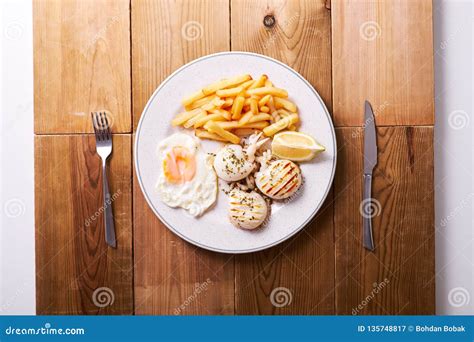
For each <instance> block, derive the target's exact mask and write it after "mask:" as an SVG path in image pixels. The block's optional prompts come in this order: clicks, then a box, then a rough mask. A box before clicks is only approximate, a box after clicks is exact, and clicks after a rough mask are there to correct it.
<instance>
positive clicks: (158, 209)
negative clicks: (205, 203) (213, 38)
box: [134, 52, 336, 253]
mask: <svg viewBox="0 0 474 342" xmlns="http://www.w3.org/2000/svg"><path fill="white" fill-rule="evenodd" d="M315 67H317V66H315ZM247 73H248V74H251V75H252V76H253V77H254V78H256V77H259V76H260V75H261V74H266V75H268V76H269V78H270V80H271V81H272V82H273V83H274V84H275V86H277V87H279V88H284V89H286V90H287V91H288V94H289V99H291V100H292V101H293V102H294V103H296V105H297V106H298V109H299V114H300V118H301V127H300V129H299V130H300V131H301V132H304V133H308V134H310V135H312V136H313V137H314V138H315V139H316V140H317V141H318V142H320V143H321V144H323V145H324V146H325V147H326V151H325V152H324V153H322V154H320V155H319V156H318V157H317V158H315V159H314V160H313V161H311V162H309V163H301V164H300V167H301V170H302V173H303V177H304V184H303V186H302V189H301V191H300V192H299V195H298V196H297V197H296V198H294V199H293V200H292V201H287V202H286V203H285V202H283V203H274V204H273V205H272V215H271V218H270V221H269V222H268V224H267V225H266V226H265V227H263V228H261V229H258V230H255V231H247V230H243V229H238V228H235V227H234V226H233V225H232V224H231V223H230V222H229V221H228V219H227V196H226V195H225V194H224V193H223V192H222V191H220V190H219V194H218V200H217V204H216V205H215V206H214V207H212V208H211V209H210V210H209V211H207V212H206V213H205V214H204V215H203V216H201V217H199V218H194V217H192V216H190V215H188V214H187V213H186V211H185V210H184V209H181V208H170V207H168V206H167V205H166V204H164V203H163V202H162V201H161V200H160V197H159V195H158V192H157V190H156V183H157V180H158V175H159V170H160V165H159V163H158V155H157V145H158V143H159V142H160V141H161V140H163V139H164V138H166V137H168V136H169V135H171V134H173V133H175V132H177V131H185V130H184V129H182V128H176V127H172V126H171V125H170V122H171V120H172V118H173V117H174V116H175V115H176V114H178V113H179V112H181V111H183V108H182V105H181V99H182V98H183V97H185V96H187V95H189V94H191V93H194V92H196V91H197V90H199V89H201V88H202V87H203V86H205V85H207V84H209V83H212V82H214V81H216V80H220V79H222V78H226V77H231V76H235V75H239V74H247ZM189 133H191V132H189ZM202 145H203V148H204V150H205V151H207V152H216V151H217V150H218V149H219V147H220V146H223V145H222V144H221V143H218V142H213V141H207V140H206V141H202ZM134 156H135V168H136V174H137V178H138V181H139V183H140V187H141V189H142V191H143V194H144V195H145V198H146V200H147V202H148V204H149V205H150V207H151V208H152V209H153V211H154V212H155V214H156V215H157V216H158V217H159V218H160V220H161V221H162V222H163V223H164V224H165V225H166V226H167V227H168V228H169V229H171V230H172V231H173V232H174V233H176V234H177V235H179V236H180V237H181V238H183V239H185V240H186V241H188V242H190V243H192V244H194V245H197V246H199V247H202V248H205V249H209V250H213V251H218V252H224V253H248V252H254V251H259V250H262V249H265V248H269V247H272V246H275V245H276V244H278V243H280V242H282V241H284V240H286V239H288V238H289V237H291V236H292V235H294V234H295V233H297V232H298V231H299V230H301V229H302V228H303V227H304V226H305V225H306V224H308V223H309V222H310V220H311V219H312V218H313V217H314V216H315V215H316V213H317V212H318V210H319V208H320V207H321V205H322V203H323V201H324V199H325V198H326V196H327V194H328V192H329V188H330V187H331V183H332V181H333V178H334V171H335V167H336V137H335V133H334V127H333V124H332V121H331V118H330V116H329V113H328V111H327V109H326V107H325V105H324V103H323V101H322V100H321V98H320V97H319V95H318V93H317V92H316V90H314V88H313V87H312V86H311V85H310V84H309V82H308V81H306V80H305V79H304V78H303V77H302V76H301V75H300V74H298V73H297V72H296V71H294V70H293V69H291V68H290V67H288V66H287V65H285V64H283V63H281V62H279V61H277V60H274V59H272V58H269V57H266V56H262V55H258V54H254V53H246V52H224V53H218V54H213V55H209V56H206V57H202V58H199V59H197V60H195V61H192V62H190V63H188V64H186V65H185V66H183V67H181V68H180V69H178V70H177V71H176V72H174V73H173V74H172V75H171V76H169V77H168V78H167V79H166V80H165V81H164V82H163V83H162V84H161V85H160V86H159V87H158V88H157V89H156V90H155V92H154V93H153V95H152V96H151V98H150V100H149V101H148V104H147V105H146V107H145V109H144V111H143V114H142V116H141V119H140V123H139V125H138V129H137V132H136V139H135V150H134ZM137 229H140V227H137Z"/></svg>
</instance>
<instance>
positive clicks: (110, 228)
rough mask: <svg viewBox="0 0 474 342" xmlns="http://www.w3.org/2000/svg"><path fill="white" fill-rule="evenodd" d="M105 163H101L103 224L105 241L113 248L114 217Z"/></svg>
mask: <svg viewBox="0 0 474 342" xmlns="http://www.w3.org/2000/svg"><path fill="white" fill-rule="evenodd" d="M106 163H107V162H106V161H105V160H104V161H103V162H102V179H103V181H102V187H103V190H104V208H105V215H104V223H105V241H106V242H107V244H108V245H109V246H110V247H113V248H115V247H116V246H117V242H116V240H115V226H114V215H113V213H112V198H111V197H110V192H109V183H108V181H107V172H106Z"/></svg>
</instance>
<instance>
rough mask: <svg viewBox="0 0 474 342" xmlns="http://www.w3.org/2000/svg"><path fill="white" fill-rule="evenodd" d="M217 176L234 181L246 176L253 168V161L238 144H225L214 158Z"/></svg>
mask: <svg viewBox="0 0 474 342" xmlns="http://www.w3.org/2000/svg"><path fill="white" fill-rule="evenodd" d="M214 169H215V170H216V173H217V176H218V177H219V178H220V179H222V180H225V181H226V182H236V181H239V180H241V179H244V178H245V177H247V176H248V175H249V174H250V173H251V172H252V171H253V169H254V163H253V161H251V160H250V158H249V156H248V155H247V153H246V152H245V151H244V149H243V148H242V146H240V145H226V146H224V147H223V148H221V149H220V150H219V151H218V152H217V154H216V157H215V158H214Z"/></svg>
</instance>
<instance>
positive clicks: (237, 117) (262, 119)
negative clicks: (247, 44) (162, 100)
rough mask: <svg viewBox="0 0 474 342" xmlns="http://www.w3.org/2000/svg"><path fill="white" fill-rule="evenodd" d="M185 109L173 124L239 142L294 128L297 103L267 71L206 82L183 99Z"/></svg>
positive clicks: (204, 136) (201, 135)
mask: <svg viewBox="0 0 474 342" xmlns="http://www.w3.org/2000/svg"><path fill="white" fill-rule="evenodd" d="M182 104H183V107H184V110H185V111H184V112H182V113H180V114H178V115H177V116H176V117H175V118H174V119H173V120H172V121H171V124H172V125H173V126H183V127H184V128H189V129H194V134H195V135H196V137H198V138H200V139H209V140H215V141H222V142H231V143H233V144H238V143H239V142H240V137H243V136H247V135H250V134H253V133H256V132H263V133H264V134H265V135H266V136H268V137H272V136H273V135H275V134H276V133H278V132H280V131H282V130H285V129H286V130H297V127H298V125H297V123H298V122H299V116H298V114H297V113H298V109H297V107H296V104H295V103H294V102H292V101H291V100H289V99H288V92H287V91H286V90H285V89H281V88H278V87H276V86H275V85H274V84H273V82H271V81H270V79H269V77H268V76H267V75H260V76H259V77H258V78H256V79H253V78H252V77H251V76H250V75H248V74H244V75H238V76H235V77H231V78H227V79H223V80H220V81H217V82H214V83H212V84H210V85H207V86H205V87H204V88H202V89H201V90H199V91H197V92H195V93H193V94H191V95H190V96H188V97H186V98H184V99H183V100H182Z"/></svg>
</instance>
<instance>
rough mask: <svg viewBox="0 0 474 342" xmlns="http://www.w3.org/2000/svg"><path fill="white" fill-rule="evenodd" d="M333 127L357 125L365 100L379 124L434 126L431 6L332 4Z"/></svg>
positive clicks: (404, 0) (412, 1) (417, 1)
mask: <svg viewBox="0 0 474 342" xmlns="http://www.w3.org/2000/svg"><path fill="white" fill-rule="evenodd" d="M331 7H332V8H331V17H332V42H333V45H332V56H333V59H332V61H333V66H332V70H333V79H334V82H333V93H334V107H333V108H334V121H335V124H336V126H360V125H362V123H363V120H364V117H363V113H364V112H363V104H364V100H366V99H368V100H369V101H370V102H371V103H372V106H373V107H374V109H375V110H376V112H377V113H376V121H377V124H378V125H384V126H389V125H433V124H434V104H433V103H434V73H433V32H432V26H433V23H432V1H431V0H401V1H382V0H372V1H350V0H341V1H333V2H332V5H331Z"/></svg>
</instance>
